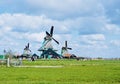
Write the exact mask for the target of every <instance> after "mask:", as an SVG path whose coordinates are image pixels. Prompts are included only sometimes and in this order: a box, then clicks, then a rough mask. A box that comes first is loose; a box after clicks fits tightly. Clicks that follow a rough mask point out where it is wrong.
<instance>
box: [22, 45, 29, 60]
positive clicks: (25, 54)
mask: <svg viewBox="0 0 120 84" xmlns="http://www.w3.org/2000/svg"><path fill="white" fill-rule="evenodd" d="M29 45H30V44H29V43H28V44H27V45H26V46H25V48H24V51H23V54H22V56H23V57H26V58H29V57H31V50H30V49H29Z"/></svg>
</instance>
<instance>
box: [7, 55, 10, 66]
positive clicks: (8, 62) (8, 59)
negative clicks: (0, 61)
mask: <svg viewBox="0 0 120 84" xmlns="http://www.w3.org/2000/svg"><path fill="white" fill-rule="evenodd" d="M7 67H10V58H9V57H8V58H7Z"/></svg>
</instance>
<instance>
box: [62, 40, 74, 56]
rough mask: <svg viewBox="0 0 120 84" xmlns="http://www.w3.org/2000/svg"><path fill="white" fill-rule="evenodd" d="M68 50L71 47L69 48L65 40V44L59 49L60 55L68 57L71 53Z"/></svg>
mask: <svg viewBox="0 0 120 84" xmlns="http://www.w3.org/2000/svg"><path fill="white" fill-rule="evenodd" d="M68 50H72V48H69V47H68V44H67V41H65V46H64V47H62V49H61V55H62V56H63V57H64V58H70V56H71V54H69V52H68Z"/></svg>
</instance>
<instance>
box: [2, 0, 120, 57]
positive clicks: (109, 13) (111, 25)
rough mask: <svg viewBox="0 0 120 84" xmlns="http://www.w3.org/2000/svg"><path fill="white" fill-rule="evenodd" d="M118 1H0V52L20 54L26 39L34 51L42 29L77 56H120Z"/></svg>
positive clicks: (40, 40) (41, 36) (41, 40)
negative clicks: (52, 27) (9, 51)
mask: <svg viewBox="0 0 120 84" xmlns="http://www.w3.org/2000/svg"><path fill="white" fill-rule="evenodd" d="M119 3H120V0H0V54H2V53H3V50H4V49H7V50H9V49H12V50H13V51H14V52H18V53H22V52H23V48H24V46H25V45H26V44H27V43H28V42H29V43H30V49H31V50H32V52H33V53H38V54H39V52H38V51H37V50H38V48H39V47H40V46H41V45H42V42H43V38H44V36H45V31H48V32H49V30H50V27H51V26H52V25H54V27H55V28H54V36H53V37H54V38H55V39H56V40H58V41H59V42H60V45H57V44H56V43H55V42H54V41H53V42H52V43H53V45H54V48H55V49H58V53H60V50H61V47H62V46H64V41H65V40H67V41H68V46H69V47H72V48H73V50H71V51H69V52H70V53H72V54H76V55H77V56H85V57H104V58H110V57H120V53H119V52H120V21H119V20H120V6H119Z"/></svg>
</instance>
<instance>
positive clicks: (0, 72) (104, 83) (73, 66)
mask: <svg viewBox="0 0 120 84" xmlns="http://www.w3.org/2000/svg"><path fill="white" fill-rule="evenodd" d="M23 65H24V66H36V65H37V66H63V67H59V68H50V67H48V68H47V67H45V68H35V67H34V68H31V67H27V68H18V67H10V68H6V67H0V84H120V61H117V60H116V61H114V60H97V61H77V60H38V61H34V62H31V61H23Z"/></svg>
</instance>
